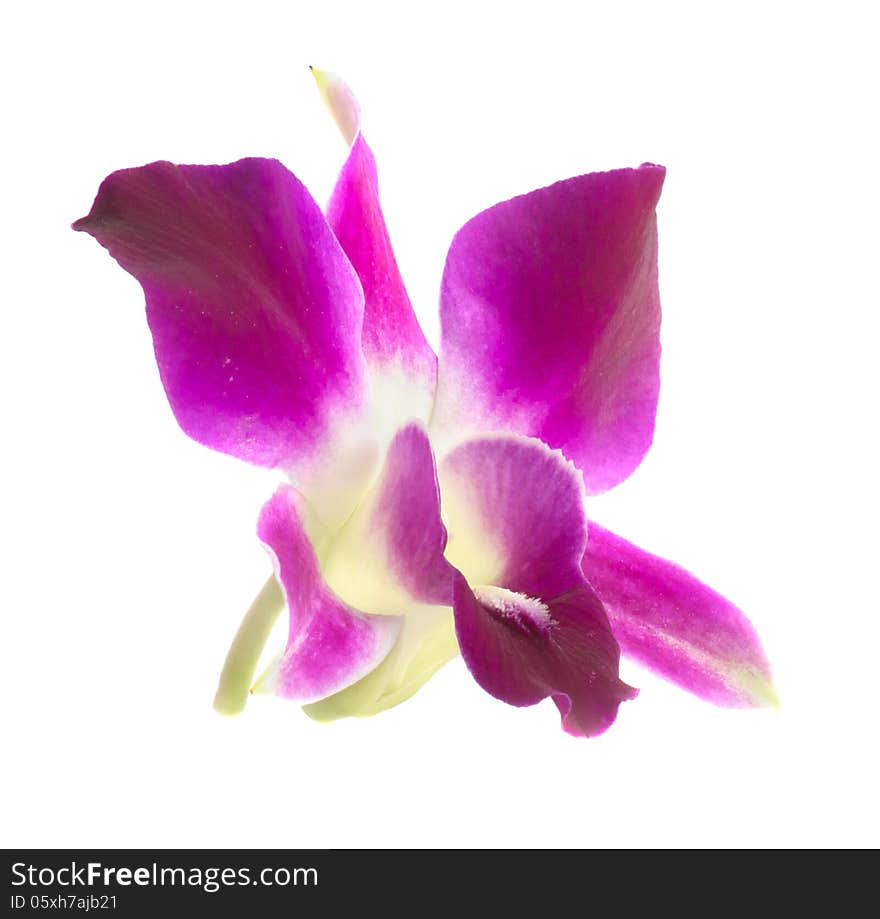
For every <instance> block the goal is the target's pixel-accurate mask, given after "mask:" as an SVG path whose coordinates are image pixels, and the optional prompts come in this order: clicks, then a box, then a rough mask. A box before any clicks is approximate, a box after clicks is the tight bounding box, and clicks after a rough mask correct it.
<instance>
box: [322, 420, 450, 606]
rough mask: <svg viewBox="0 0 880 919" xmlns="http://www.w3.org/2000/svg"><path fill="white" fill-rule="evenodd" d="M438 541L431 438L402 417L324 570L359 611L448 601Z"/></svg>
mask: <svg viewBox="0 0 880 919" xmlns="http://www.w3.org/2000/svg"><path fill="white" fill-rule="evenodd" d="M445 548H446V528H445V527H444V526H443V522H442V520H441V519H440V492H439V488H438V485H437V473H436V470H435V467H434V456H433V454H432V452H431V445H430V443H429V442H428V437H427V435H426V434H425V432H424V430H423V429H422V428H421V427H420V426H419V425H418V424H416V423H413V424H409V425H407V426H406V427H404V428H402V429H401V430H400V431H398V433H397V434H396V435H395V437H394V439H393V440H392V442H391V444H390V446H389V448H388V453H387V456H386V459H385V464H384V467H383V469H382V472H381V474H380V475H379V478H378V480H377V481H376V483H375V485H374V486H373V487H372V489H371V490H370V492H369V493H368V494H367V495H366V496H365V498H364V500H363V501H362V503H361V505H360V507H359V508H358V510H357V511H356V512H355V514H354V515H353V516H352V517H351V519H350V520H349V521H348V522H347V523H346V525H345V527H344V528H343V529H342V531H341V532H340V533H339V534H338V535H337V536H336V538H335V540H334V542H333V545H332V546H331V547H330V549H329V551H328V556H327V559H326V561H325V564H324V573H325V577H326V579H327V582H328V584H329V585H330V586H331V587H332V588H333V590H334V591H335V592H336V593H337V594H338V595H339V596H340V597H342V598H343V599H344V600H345V601H346V602H348V603H350V604H351V605H352V606H355V607H357V608H358V609H361V610H365V611H366V612H371V613H381V614H389V613H391V614H403V613H409V612H410V611H411V610H412V609H413V608H414V607H415V606H416V605H418V604H433V605H443V606H450V605H451V604H452V577H453V570H452V567H451V566H450V564H449V563H448V562H447V561H446V559H445V558H444V557H443V552H444V549H445ZM413 615H417V613H413Z"/></svg>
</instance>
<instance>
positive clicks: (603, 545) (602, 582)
mask: <svg viewBox="0 0 880 919" xmlns="http://www.w3.org/2000/svg"><path fill="white" fill-rule="evenodd" d="M583 571H584V574H585V575H586V577H587V580H588V581H589V582H590V583H591V584H592V586H593V588H594V589H595V590H596V593H597V594H598V595H599V597H600V598H601V600H602V603H603V604H604V606H605V610H606V612H607V613H608V618H609V620H610V622H611V627H612V629H613V630H614V636H615V638H616V639H617V641H618V642H619V643H620V647H621V650H622V651H623V653H624V654H626V655H628V656H630V657H632V658H634V659H635V660H636V661H638V662H639V663H641V664H644V665H645V666H646V667H649V668H650V669H651V670H654V671H655V672H657V673H659V674H660V675H661V676H663V677H665V678H666V679H668V680H671V681H672V682H674V683H677V684H678V685H679V686H681V687H682V688H684V689H687V690H688V691H689V692H692V693H695V694H696V695H698V696H700V697H702V698H703V699H706V700H707V701H709V702H714V703H715V704H716V705H725V706H756V705H768V704H775V703H776V696H775V694H774V692H773V686H772V681H771V675H770V667H769V665H768V663H767V658H766V657H765V656H764V651H763V649H762V647H761V642H760V640H759V638H758V635H757V633H756V632H755V630H754V628H753V627H752V625H751V623H750V622H749V621H748V619H746V617H745V616H744V615H743V614H742V613H741V612H740V610H738V609H737V608H736V607H735V606H734V605H733V604H732V603H731V602H730V601H729V600H725V599H724V597H722V596H721V595H720V594H718V593H716V592H715V591H714V590H712V589H711V588H710V587H707V586H706V585H705V584H702V583H700V581H698V580H697V579H696V578H695V577H694V576H693V575H691V574H689V573H688V572H687V571H685V570H684V569H683V568H680V567H679V566H678V565H673V564H672V563H671V562H667V561H664V560H663V559H662V558H658V557H657V556H655V555H650V554H649V553H647V552H645V551H644V550H642V549H639V548H638V547H637V546H634V545H632V544H631V543H629V542H627V541H626V540H624V539H621V538H620V537H619V536H615V535H614V534H613V533H610V532H608V530H604V529H602V527H600V526H598V525H597V524H595V523H591V524H590V531H589V539H588V542H587V549H586V552H585V553H584V557H583Z"/></svg>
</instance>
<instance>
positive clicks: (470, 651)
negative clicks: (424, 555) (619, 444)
mask: <svg viewBox="0 0 880 919" xmlns="http://www.w3.org/2000/svg"><path fill="white" fill-rule="evenodd" d="M440 481H441V490H442V495H443V501H444V517H445V519H446V521H447V526H448V528H449V534H450V544H449V552H448V557H449V558H450V560H451V561H452V563H453V564H454V565H455V566H456V567H457V568H458V569H459V571H460V572H461V575H460V576H457V577H456V581H455V594H454V613H455V628H456V635H457V637H458V642H459V646H460V648H461V653H462V656H463V657H464V660H465V663H466V664H467V666H468V668H469V669H470V671H471V673H472V674H473V676H474V678H475V679H476V681H477V682H478V683H479V684H480V685H481V686H482V687H483V688H484V689H485V690H486V691H487V692H489V693H491V694H492V695H493V696H495V697H497V698H499V699H502V700H503V701H505V702H508V703H510V704H511V705H533V704H534V703H536V702H538V701H540V700H541V699H544V698H547V697H548V696H550V697H552V698H553V699H554V701H555V702H556V704H557V706H558V707H559V709H560V711H561V712H562V715H563V727H564V728H565V730H566V731H568V732H569V733H572V734H578V735H583V736H592V735H594V734H599V733H601V732H602V731H604V730H605V729H606V728H607V727H609V726H610V725H611V723H612V722H613V721H614V719H615V717H616V715H617V708H618V706H619V704H620V702H622V701H624V700H626V699H631V698H633V697H634V695H635V690H633V689H632V688H631V687H629V686H627V685H626V684H625V683H622V682H621V681H620V679H619V678H618V663H619V650H618V647H617V643H616V641H615V640H614V636H613V634H612V632H611V628H610V626H609V624H608V620H607V618H606V616H605V612H604V610H603V608H602V603H601V601H600V600H599V599H598V597H597V596H596V595H595V593H594V592H593V590H592V588H591V587H590V586H589V584H587V583H586V581H585V580H584V577H583V575H582V573H581V570H580V559H581V556H582V555H583V549H584V546H585V544H586V519H585V517H584V511H583V484H582V481H581V477H580V475H579V474H578V472H577V470H575V469H574V467H573V466H572V465H571V464H570V463H568V462H567V461H566V460H565V459H563V457H562V456H561V455H560V453H559V452H558V451H551V450H549V449H548V448H547V447H546V446H545V445H544V444H542V443H540V442H539V441H535V440H530V439H526V438H522V437H489V438H480V439H476V440H473V441H469V442H467V443H465V444H463V445H461V446H459V447H458V448H456V449H455V450H453V451H452V452H451V453H450V454H449V455H448V457H447V458H446V459H445V460H444V461H443V463H442V466H441V470H440Z"/></svg>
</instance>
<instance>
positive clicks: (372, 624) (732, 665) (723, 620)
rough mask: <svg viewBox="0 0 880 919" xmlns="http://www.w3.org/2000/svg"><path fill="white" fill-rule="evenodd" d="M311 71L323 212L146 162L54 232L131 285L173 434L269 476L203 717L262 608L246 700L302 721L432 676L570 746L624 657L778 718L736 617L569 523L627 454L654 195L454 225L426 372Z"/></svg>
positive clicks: (264, 166) (400, 286)
mask: <svg viewBox="0 0 880 919" xmlns="http://www.w3.org/2000/svg"><path fill="white" fill-rule="evenodd" d="M311 70H312V74H313V76H314V78H315V81H316V84H317V86H318V90H319V92H320V94H321V97H322V98H323V100H324V102H325V103H326V105H327V107H328V109H329V110H330V112H331V114H332V116H333V118H334V120H335V121H336V124H337V125H338V127H339V130H340V131H341V133H342V136H343V137H344V138H345V140H346V142H347V143H348V144H349V146H350V149H349V152H348V156H347V158H346V160H345V163H344V165H343V167H342V169H341V171H340V174H339V178H338V181H337V183H336V186H335V188H334V190H333V193H332V196H331V198H330V201H329V203H328V206H327V208H326V211H325V212H322V211H321V209H320V208H319V207H318V205H317V204H316V203H315V201H314V200H313V199H312V197H311V195H310V194H309V192H308V191H307V189H306V188H305V187H304V186H303V185H302V183H300V182H299V180H298V179H297V178H296V177H295V176H294V175H292V174H291V173H290V172H289V171H288V170H287V169H286V168H285V167H284V166H282V165H281V163H279V162H277V161H275V160H267V159H254V158H252V159H244V160H241V161H239V162H237V163H231V164H228V165H225V166H180V165H174V164H171V163H164V162H161V163H151V164H149V165H147V166H142V167H140V168H136V169H124V170H121V171H119V172H115V173H113V174H112V175H110V176H108V177H107V178H106V179H105V180H104V182H103V183H102V184H101V187H100V189H99V190H98V195H97V197H96V198H95V202H94V205H93V206H92V209H91V211H90V213H89V214H88V216H87V217H85V218H83V219H82V220H79V221H77V222H76V223H75V224H74V229H77V230H84V231H86V232H88V233H89V234H91V235H92V236H93V237H94V238H95V239H96V240H97V241H98V242H99V243H100V244H101V245H102V246H104V247H105V248H106V249H107V250H108V251H109V252H110V254H111V255H112V256H113V257H114V258H115V259H116V260H117V262H118V263H119V264H120V265H121V266H122V267H123V268H124V269H125V270H126V271H128V272H130V273H131V274H132V275H134V277H136V278H137V280H138V281H139V282H140V284H141V286H142V287H143V290H144V296H145V301H146V310H147V319H148V322H149V325H150V329H151V332H152V335H153V341H154V346H155V352H156V359H157V362H158V365H159V372H160V376H161V379H162V382H163V385H164V387H165V390H166V393H167V395H168V400H169V402H170V404H171V407H172V409H173V411H174V414H175V417H176V418H177V420H178V422H179V423H180V426H181V427H182V428H183V430H184V431H185V432H186V433H187V434H189V435H190V436H191V437H193V438H194V439H195V440H197V441H199V442H201V443H203V444H205V445H206V446H208V447H211V448H213V449H215V450H220V451H222V452H224V453H228V454H230V455H232V456H235V457H238V458H240V459H242V460H245V461H247V462H251V463H255V464H257V465H261V466H265V467H268V468H274V469H277V470H279V471H281V472H282V473H283V474H285V475H286V476H287V477H288V478H289V483H288V484H283V485H281V486H280V487H279V488H278V489H277V490H276V492H275V494H274V495H273V497H272V498H270V500H269V501H268V502H267V504H266V505H265V507H264V508H263V511H262V513H261V514H260V518H259V524H258V535H259V538H260V539H261V541H262V542H263V544H264V545H265V547H266V549H267V551H268V553H269V555H270V558H271V559H272V563H273V567H274V570H275V574H274V575H273V576H272V577H271V578H270V579H269V581H268V582H267V583H266V585H265V586H264V588H263V590H262V591H261V592H260V594H259V595H258V596H257V598H256V600H255V601H254V603H253V605H252V606H251V609H250V610H249V611H248V614H247V616H246V617H245V620H244V622H243V623H242V626H241V628H240V630H239V633H238V635H237V636H236V638H235V641H234V642H233V645H232V647H231V649H230V652H229V655H228V657H227V660H226V665H225V666H224V669H223V674H222V676H221V680H220V685H219V688H218V691H217V696H216V699H215V707H216V708H217V710H218V711H221V712H223V713H226V714H232V713H235V712H238V711H241V709H242V708H243V706H244V703H245V700H246V698H247V691H248V687H249V684H250V683H251V681H252V680H253V676H254V673H255V669H256V667H257V665H258V660H259V658H260V656H261V652H262V650H263V646H264V644H265V642H266V640H267V637H268V635H269V632H270V630H271V628H272V625H273V623H274V622H275V620H276V618H277V617H278V615H279V614H280V613H281V612H282V611H283V609H284V608H285V607H286V609H287V613H288V616H289V631H288V640H287V643H286V646H285V647H284V649H283V650H282V651H281V653H280V654H279V655H277V657H276V658H275V659H274V662H273V663H272V665H271V666H270V667H269V668H268V670H267V671H266V672H265V673H264V674H263V676H262V677H260V678H259V679H258V680H257V683H256V685H255V686H254V689H258V690H260V691H265V692H273V693H275V694H277V695H280V696H282V697H285V698H288V699H292V700H296V701H298V702H300V703H301V704H303V705H304V707H305V711H306V712H307V714H309V715H310V716H311V717H313V718H315V719H318V720H322V721H325V720H330V719H333V718H339V717H342V716H348V715H356V716H361V715H371V714H375V713H376V712H379V711H383V710H384V709H387V708H390V707H391V706H394V705H397V704H398V703H399V702H401V701H403V700H404V699H406V698H408V697H409V696H411V695H412V694H413V693H414V692H415V691H416V690H417V689H418V688H419V687H420V686H421V685H422V684H423V683H424V682H425V681H426V680H427V679H429V678H430V677H431V676H432V675H433V674H434V673H435V672H436V671H437V670H438V669H439V668H440V667H441V666H443V664H445V663H446V662H447V661H448V660H450V659H451V658H452V657H453V656H454V655H455V654H457V653H458V652H459V650H460V651H461V654H462V656H463V658H464V661H465V663H466V664H467V667H468V668H469V670H470V672H471V674H472V675H473V677H474V679H475V680H476V682H477V683H478V684H479V685H480V686H481V687H482V688H483V689H485V690H486V691H487V692H489V693H491V694H492V695H493V696H495V697H497V698H498V699H501V700H503V701H505V702H507V703H509V704H511V705H516V706H522V705H532V704H535V703H537V702H539V701H541V700H543V699H546V698H550V699H552V700H553V701H554V703H555V704H556V706H557V708H558V709H559V711H560V713H561V716H562V723H563V727H564V729H565V730H566V731H568V732H569V733H572V734H577V735H582V736H592V735H595V734H599V733H601V732H602V731H604V730H605V729H606V728H608V726H609V725H610V724H611V723H612V722H613V721H614V720H615V718H616V716H617V711H618V707H619V705H620V703H621V702H623V701H625V700H627V699H632V698H634V696H635V694H636V690H634V689H632V687H629V686H627V685H626V684H625V683H623V682H622V681H621V680H620V678H619V675H618V665H619V658H620V653H621V651H622V652H623V653H624V654H626V655H628V656H630V657H632V658H633V659H635V660H636V661H638V662H639V663H642V664H644V665H646V666H648V667H650V668H651V669H652V670H654V671H655V672H657V673H659V674H660V675H662V676H664V677H665V678H667V679H669V680H671V681H673V682H675V683H677V684H678V685H679V686H681V687H682V688H684V689H686V690H688V691H690V692H692V693H694V694H696V695H698V696H700V697H701V698H704V699H706V700H708V701H710V702H713V703H715V704H718V705H733V706H754V705H763V704H772V703H773V702H775V695H774V693H773V688H772V684H771V678H770V669H769V666H768V664H767V659H766V656H765V655H764V652H763V649H762V648H761V644H760V641H759V640H758V637H757V635H756V634H755V630H754V629H753V628H752V626H751V625H750V623H749V622H748V620H747V619H746V618H745V616H744V615H743V614H742V613H741V612H740V611H739V610H738V609H737V608H736V607H735V606H733V605H732V604H731V603H729V602H728V601H727V600H725V599H724V598H723V597H721V596H720V595H719V594H717V593H716V592H715V591H713V590H711V589H710V588H708V587H706V586H705V585H704V584H702V583H701V582H699V581H698V580H697V579H696V578H694V577H693V576H692V575H690V574H689V573H688V572H686V571H684V570H683V569H681V568H679V567H678V566H676V565H673V564H672V563H670V562H667V561H664V560H663V559H659V558H657V557H656V556H653V555H650V554H648V553H646V552H644V551H642V550H641V549H638V548H637V547H636V546H633V545H632V544H630V543H628V542H626V540H623V539H621V538H620V537H618V536H615V535H614V534H612V533H609V532H608V531H606V530H603V529H602V528H601V527H598V526H595V525H590V527H589V532H588V527H587V521H586V518H585V516H584V495H585V493H597V492H601V491H604V490H606V489H608V488H611V487H613V486H614V485H616V484H618V483H620V482H622V481H623V480H624V479H625V478H626V477H627V476H628V475H630V473H632V471H633V470H634V469H635V468H636V467H637V466H638V464H639V463H640V462H641V460H642V457H643V456H644V455H645V453H646V451H647V449H648V447H649V446H650V444H651V440H652V435H653V430H654V418H655V412H656V407H657V397H658V392H659V360H660V297H659V288H658V274H657V219H656V205H657V202H658V199H659V197H660V192H661V188H662V186H663V180H664V175H665V171H664V169H663V167H661V166H654V165H651V164H644V165H642V166H641V167H639V168H637V169H617V170H613V171H611V172H604V173H589V174H584V175H580V176H576V177H574V178H570V179H566V180H563V181H561V182H557V183H556V184H554V185H551V186H549V187H547V188H543V189H538V190H536V191H533V192H529V193H527V194H524V195H520V196H518V197H516V198H513V199H511V200H509V201H504V202H501V203H500V204H497V205H495V206H494V207H491V208H489V209H488V210H486V211H484V212H482V213H481V214H478V215H476V216H475V217H473V218H472V219H471V220H469V221H468V222H467V223H465V224H464V226H463V227H462V228H461V229H460V230H459V231H458V233H457V234H456V235H455V237H454V239H453V242H452V244H451V246H450V249H449V253H448V255H447V258H446V264H445V268H444V272H443V278H442V283H441V290H440V319H441V360H440V362H439V365H438V359H437V356H436V355H435V354H434V352H433V350H432V349H431V347H430V346H429V344H428V342H427V340H426V338H425V336H424V333H423V332H422V329H421V327H420V326H419V323H418V320H417V319H416V316H415V313H414V311H413V309H412V304H411V303H410V300H409V297H408V294H407V291H406V287H405V285H404V282H403V278H402V277H401V273H400V271H399V268H398V266H397V262H396V260H395V257H394V251H393V248H392V245H391V239H390V235H389V233H388V228H387V227H386V224H385V219H384V217H383V214H382V208H381V206H380V202H379V181H378V173H377V169H376V161H375V158H374V156H373V153H372V151H371V150H370V148H369V146H368V145H367V143H366V140H365V139H364V137H363V134H362V132H361V118H360V107H359V106H358V103H357V100H356V99H355V97H354V94H353V93H352V92H351V90H350V89H349V88H348V86H347V85H346V84H345V83H344V82H343V81H342V80H341V79H340V78H339V77H338V76H336V75H335V74H332V73H329V72H327V71H322V70H317V69H315V68H311ZM438 366H439V369H438ZM435 454H436V456H437V461H436V464H435Z"/></svg>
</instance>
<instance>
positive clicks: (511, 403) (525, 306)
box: [434, 165, 665, 493]
mask: <svg viewBox="0 0 880 919" xmlns="http://www.w3.org/2000/svg"><path fill="white" fill-rule="evenodd" d="M664 174H665V170H664V169H663V168H662V167H660V166H652V165H644V166H641V167H640V168H638V169H621V170H616V171H614V172H605V173H594V174H590V175H583V176H579V177H577V178H573V179H568V180H566V181H563V182H557V183H556V184H555V185H551V186H550V187H548V188H542V189H540V190H539V191H534V192H531V193H530V194H527V195H522V196H520V197H518V198H513V199H511V200H510V201H505V202H503V203H501V204H498V205H496V206H495V207H492V208H489V210H487V211H484V212H483V213H481V214H478V215H477V216H476V217H474V218H473V219H472V220H470V221H469V222H468V223H466V224H465V225H464V227H462V229H461V230H459V232H458V234H457V235H456V237H455V239H454V240H453V242H452V246H451V247H450V249H449V254H448V256H447V260H446V268H445V271H444V274H443V282H442V288H441V306H440V309H441V313H440V318H441V333H442V334H441V349H440V351H441V361H440V379H439V388H438V395H437V407H436V410H435V416H434V427H436V428H437V430H438V432H439V433H440V435H441V436H442V437H445V438H447V439H448V440H454V439H455V438H463V437H465V436H467V435H468V433H469V432H470V433H472V432H474V431H489V430H512V431H516V432H519V433H522V434H527V435H531V436H535V437H538V438H540V439H541V440H543V441H544V442H545V443H547V444H549V445H550V446H551V447H556V448H560V449H562V450H563V452H564V453H565V455H566V456H567V457H569V458H570V459H571V460H573V461H574V462H575V464H576V465H577V466H578V467H579V468H580V469H581V470H582V471H583V473H584V480H585V482H586V486H587V490H588V491H589V492H591V493H596V492H601V491H604V490H605V489H607V488H610V487H612V486H613V485H616V484H617V483H618V482H620V481H622V480H623V479H625V478H626V477H627V476H628V475H629V474H630V473H631V472H632V471H633V470H634V469H635V468H636V466H637V465H638V464H639V462H640V461H641V459H642V457H643V456H644V454H645V452H646V451H647V449H648V447H649V446H650V443H651V439H652V437H653V429H654V414H655V410H656V405H657V394H658V390H659V375H658V366H659V358H660V341H659V329H660V300H659V294H658V288H657V227H656V216H655V212H654V209H655V206H656V204H657V200H658V198H659V196H660V189H661V186H662V184H663V178H664Z"/></svg>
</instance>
